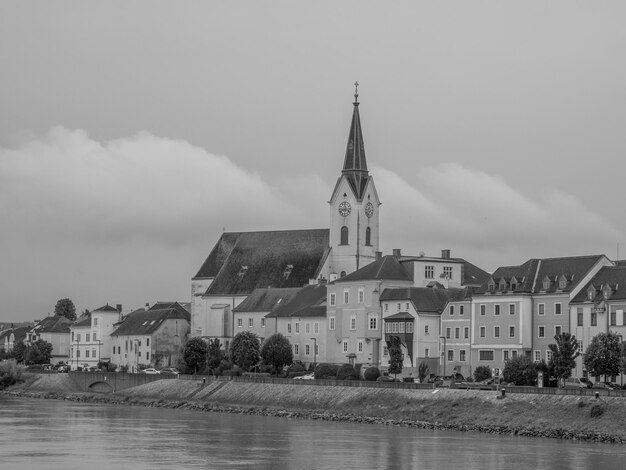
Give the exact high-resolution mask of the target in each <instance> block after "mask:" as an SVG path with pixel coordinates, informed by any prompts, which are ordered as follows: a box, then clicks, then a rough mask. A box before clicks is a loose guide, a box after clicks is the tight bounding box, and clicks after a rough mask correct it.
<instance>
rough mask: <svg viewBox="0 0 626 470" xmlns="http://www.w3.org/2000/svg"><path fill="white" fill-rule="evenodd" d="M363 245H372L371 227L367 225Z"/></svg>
mask: <svg viewBox="0 0 626 470" xmlns="http://www.w3.org/2000/svg"><path fill="white" fill-rule="evenodd" d="M365 246H372V229H371V228H369V227H367V228H366V229H365Z"/></svg>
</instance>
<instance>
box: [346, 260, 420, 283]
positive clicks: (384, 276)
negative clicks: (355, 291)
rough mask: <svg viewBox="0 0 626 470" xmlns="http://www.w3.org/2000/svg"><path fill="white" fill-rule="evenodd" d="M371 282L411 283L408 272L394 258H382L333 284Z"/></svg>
mask: <svg viewBox="0 0 626 470" xmlns="http://www.w3.org/2000/svg"><path fill="white" fill-rule="evenodd" d="M371 280H389V281H411V280H412V279H411V275H410V274H409V272H408V271H407V270H406V268H405V267H404V266H403V265H402V264H400V262H399V261H398V259H397V258H396V257H395V256H383V257H382V258H380V259H378V260H376V261H374V262H372V263H370V264H368V265H366V266H364V267H362V268H360V269H357V270H356V271H354V272H353V273H350V274H348V275H347V276H344V277H341V278H339V279H337V280H335V281H334V282H335V283H336V284H339V283H343V282H354V281H371Z"/></svg>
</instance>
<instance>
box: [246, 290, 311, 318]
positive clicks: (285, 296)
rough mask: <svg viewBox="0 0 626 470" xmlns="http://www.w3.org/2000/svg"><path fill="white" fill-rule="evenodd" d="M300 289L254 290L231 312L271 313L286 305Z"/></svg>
mask: <svg viewBox="0 0 626 470" xmlns="http://www.w3.org/2000/svg"><path fill="white" fill-rule="evenodd" d="M301 289H302V288H300V287H288V288H284V289H272V288H268V289H254V290H253V291H252V294H250V295H249V296H248V297H246V300H244V301H243V302H241V303H240V304H239V305H238V306H237V307H236V308H235V309H234V310H233V311H235V312H271V311H272V310H273V309H274V308H275V307H277V306H279V305H281V304H283V303H288V302H290V301H291V299H293V298H294V296H295V295H296V294H297V293H298V292H300V290H301Z"/></svg>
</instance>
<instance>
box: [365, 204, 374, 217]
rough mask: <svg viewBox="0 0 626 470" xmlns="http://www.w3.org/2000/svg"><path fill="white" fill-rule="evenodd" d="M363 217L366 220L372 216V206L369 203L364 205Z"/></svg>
mask: <svg viewBox="0 0 626 470" xmlns="http://www.w3.org/2000/svg"><path fill="white" fill-rule="evenodd" d="M365 215H366V216H367V218H368V219H369V218H370V217H372V216H373V215H374V205H373V204H372V203H371V202H368V203H367V204H365Z"/></svg>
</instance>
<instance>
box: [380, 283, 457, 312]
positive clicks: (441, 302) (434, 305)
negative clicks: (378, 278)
mask: <svg viewBox="0 0 626 470" xmlns="http://www.w3.org/2000/svg"><path fill="white" fill-rule="evenodd" d="M465 292H466V290H465V289H437V288H430V287H406V288H399V289H398V288H396V289H385V290H384V291H383V293H382V295H381V296H380V301H381V302H385V301H388V302H391V301H397V300H400V301H407V300H410V301H411V302H413V305H414V306H415V309H416V310H417V311H418V313H420V312H432V313H441V311H442V310H443V308H444V307H445V306H446V304H447V303H448V301H449V300H450V299H452V298H455V299H456V298H459V297H461V296H463V295H464V294H465Z"/></svg>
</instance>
